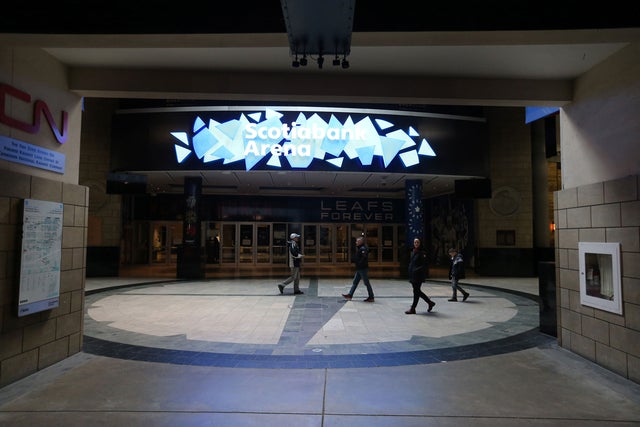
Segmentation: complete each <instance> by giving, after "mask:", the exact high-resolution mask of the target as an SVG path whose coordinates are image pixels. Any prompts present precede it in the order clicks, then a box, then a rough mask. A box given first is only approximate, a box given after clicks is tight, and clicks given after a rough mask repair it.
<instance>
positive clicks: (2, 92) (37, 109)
mask: <svg viewBox="0 0 640 427" xmlns="http://www.w3.org/2000/svg"><path fill="white" fill-rule="evenodd" d="M7 96H11V97H13V98H17V99H19V100H21V101H24V102H31V95H29V94H28V93H25V92H22V91H21V90H18V89H16V88H14V87H12V86H9V85H7V84H4V83H0V123H4V124H5V125H7V126H10V127H12V128H14V129H20V130H22V131H25V132H28V133H32V134H36V133H38V132H39V131H40V118H41V117H42V114H44V117H45V119H47V123H49V127H50V128H51V131H52V132H53V134H54V135H55V137H56V139H57V140H58V142H59V143H60V144H64V143H65V142H67V137H68V136H69V132H68V129H69V113H67V112H66V111H63V112H62V132H61V131H60V129H58V125H56V122H55V121H54V120H53V115H51V111H50V110H49V107H48V106H47V104H45V102H44V101H41V100H37V101H36V102H35V104H33V124H31V123H25V122H21V121H20V120H17V119H14V118H13V117H9V116H7V114H6V112H5V106H6V102H5V101H6V99H5V98H6V97H7Z"/></svg>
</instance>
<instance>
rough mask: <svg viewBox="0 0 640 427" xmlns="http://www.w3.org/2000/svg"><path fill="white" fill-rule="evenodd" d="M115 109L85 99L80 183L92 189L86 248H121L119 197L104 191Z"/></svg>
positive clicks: (107, 102) (103, 101) (112, 104)
mask: <svg viewBox="0 0 640 427" xmlns="http://www.w3.org/2000/svg"><path fill="white" fill-rule="evenodd" d="M115 109H116V101H115V100H110V99H87V100H85V106H84V113H83V116H82V148H81V152H80V184H81V185H85V186H87V187H89V188H90V189H91V193H90V196H89V234H88V237H87V245H88V246H120V238H121V235H122V234H121V217H122V215H121V202H122V196H120V195H117V194H107V192H106V191H107V188H106V182H107V175H108V174H109V164H110V158H111V118H112V116H113V113H114V111H115Z"/></svg>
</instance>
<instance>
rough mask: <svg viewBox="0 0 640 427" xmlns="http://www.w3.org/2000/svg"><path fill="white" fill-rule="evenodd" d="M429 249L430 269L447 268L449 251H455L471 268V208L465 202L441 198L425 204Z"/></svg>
mask: <svg viewBox="0 0 640 427" xmlns="http://www.w3.org/2000/svg"><path fill="white" fill-rule="evenodd" d="M429 210H430V215H429V218H430V227H429V231H430V239H429V240H430V245H429V256H430V258H431V259H430V261H431V263H432V264H433V265H448V264H449V254H448V251H449V248H457V249H458V250H459V251H460V253H462V254H463V256H464V258H465V260H466V261H467V265H473V255H474V245H473V238H472V234H473V227H472V220H473V204H472V201H471V200H469V199H457V198H455V197H453V196H450V195H448V196H442V197H437V198H434V199H431V200H429Z"/></svg>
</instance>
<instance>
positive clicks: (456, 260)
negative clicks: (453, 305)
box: [447, 248, 469, 302]
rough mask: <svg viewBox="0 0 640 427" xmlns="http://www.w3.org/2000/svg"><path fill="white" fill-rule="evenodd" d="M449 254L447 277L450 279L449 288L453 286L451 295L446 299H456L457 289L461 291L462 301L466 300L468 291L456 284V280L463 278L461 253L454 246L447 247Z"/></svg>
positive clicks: (452, 300)
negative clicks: (449, 265)
mask: <svg viewBox="0 0 640 427" xmlns="http://www.w3.org/2000/svg"><path fill="white" fill-rule="evenodd" d="M449 256H450V257H451V267H449V279H451V288H453V295H452V296H451V298H450V299H448V300H447V301H450V302H455V301H458V291H460V292H462V301H466V300H467V298H469V292H467V291H465V290H464V289H462V288H461V287H460V285H458V280H460V279H464V260H463V259H462V254H460V253H458V250H457V249H456V248H451V249H449Z"/></svg>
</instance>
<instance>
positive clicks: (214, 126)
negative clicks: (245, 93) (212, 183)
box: [171, 109, 436, 171]
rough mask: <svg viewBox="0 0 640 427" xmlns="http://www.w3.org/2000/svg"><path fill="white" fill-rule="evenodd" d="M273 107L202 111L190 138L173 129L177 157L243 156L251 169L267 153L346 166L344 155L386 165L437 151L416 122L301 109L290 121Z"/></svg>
mask: <svg viewBox="0 0 640 427" xmlns="http://www.w3.org/2000/svg"><path fill="white" fill-rule="evenodd" d="M283 117H284V115H283V114H281V113H279V112H278V111H275V110H273V109H265V111H264V112H262V111H259V112H255V113H249V114H245V113H240V117H239V118H238V119H233V120H228V121H226V122H222V123H220V122H217V121H215V120H213V119H210V120H209V123H208V124H207V123H205V122H204V120H202V119H201V118H200V117H197V118H196V120H195V122H194V124H193V130H192V136H191V138H189V135H188V133H187V132H180V131H176V132H171V135H173V136H174V137H175V138H176V139H177V140H178V141H179V143H176V144H175V153H176V159H177V161H178V163H182V162H184V161H185V159H187V158H188V157H189V156H191V155H195V156H197V158H198V159H200V160H201V161H202V162H203V163H205V164H208V163H212V162H222V164H225V165H226V164H231V163H234V162H240V161H244V166H245V170H247V171H248V170H251V169H252V168H254V167H255V166H256V165H257V164H258V163H259V162H260V161H262V160H263V159H266V164H267V166H270V167H274V168H286V167H287V165H288V167H289V168H295V169H306V168H308V167H310V166H311V165H312V164H313V163H314V162H326V163H328V164H330V165H332V166H333V167H335V168H338V169H339V168H341V167H342V165H343V161H344V159H345V158H349V159H351V160H358V161H359V162H360V164H361V165H362V166H363V167H366V166H370V165H371V164H372V162H373V161H374V159H375V158H376V157H378V158H379V159H380V160H381V163H382V164H383V165H384V168H387V167H388V166H389V165H390V164H391V162H392V161H393V160H394V159H395V158H396V157H399V158H400V160H401V161H402V163H403V165H404V166H405V167H410V166H414V165H417V164H419V163H420V156H429V157H434V156H435V155H436V153H435V152H434V151H433V149H432V148H431V146H430V145H429V143H428V142H427V140H426V139H425V138H420V135H419V134H418V132H416V130H415V129H414V128H413V127H409V128H408V129H407V130H406V131H405V130H402V129H398V128H396V126H395V125H394V124H393V123H391V122H389V121H387V120H383V119H373V120H372V119H371V118H370V117H369V116H365V117H364V118H363V119H361V120H359V121H358V122H354V121H353V119H352V118H351V116H348V117H347V119H346V120H345V121H344V123H342V122H341V121H340V120H338V119H337V118H336V117H335V115H333V114H331V115H330V118H329V120H328V121H326V120H324V119H323V118H321V117H320V115H319V114H318V113H310V114H308V116H307V115H305V114H304V113H302V112H301V113H299V114H298V116H297V118H296V119H295V120H294V121H292V122H291V123H287V122H283Z"/></svg>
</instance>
